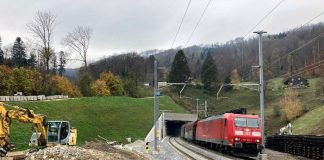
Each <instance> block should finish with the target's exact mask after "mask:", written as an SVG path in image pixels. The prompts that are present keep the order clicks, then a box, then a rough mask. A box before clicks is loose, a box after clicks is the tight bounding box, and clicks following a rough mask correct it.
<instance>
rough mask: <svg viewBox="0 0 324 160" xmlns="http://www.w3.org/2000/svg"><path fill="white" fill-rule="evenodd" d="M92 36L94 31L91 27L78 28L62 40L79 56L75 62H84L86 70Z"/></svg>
mask: <svg viewBox="0 0 324 160" xmlns="http://www.w3.org/2000/svg"><path fill="white" fill-rule="evenodd" d="M91 35H92V29H91V28H90V27H84V26H78V27H76V28H75V29H74V30H73V31H72V32H69V33H68V34H67V35H66V36H65V38H64V39H63V40H62V43H63V44H64V45H65V46H67V47H68V48H69V49H70V50H72V51H73V52H74V53H76V54H77V55H78V56H79V58H77V59H75V60H79V61H81V62H83V64H84V68H85V70H87V68H88V64H87V54H88V48H89V43H90V38H91Z"/></svg>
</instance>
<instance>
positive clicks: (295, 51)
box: [242, 12, 324, 79]
mask: <svg viewBox="0 0 324 160" xmlns="http://www.w3.org/2000/svg"><path fill="white" fill-rule="evenodd" d="M323 13H324V12H323ZM313 19H314V18H313ZM309 22H310V21H309ZM309 22H307V23H309ZM307 23H305V25H306V24H307ZM323 34H324V31H323V32H321V33H320V34H318V35H316V36H315V37H314V38H312V39H311V40H309V41H307V42H306V43H304V44H303V45H301V46H299V47H298V48H296V49H294V50H293V51H290V52H288V53H287V54H285V55H282V56H280V57H279V58H277V59H275V60H273V61H272V62H271V63H269V64H267V66H266V67H264V70H266V69H269V68H270V67H271V66H272V65H273V64H274V63H276V62H278V61H279V60H280V59H282V58H284V57H286V56H288V55H290V54H291V55H292V54H295V53H298V52H297V51H298V50H300V49H302V48H304V47H306V46H308V45H309V44H311V43H312V42H314V41H315V40H317V39H319V38H321V37H322V36H323ZM278 44H279V43H278ZM250 73H251V72H249V73H248V74H246V75H244V76H242V78H243V79H244V78H247V77H248V76H249V74H250Z"/></svg>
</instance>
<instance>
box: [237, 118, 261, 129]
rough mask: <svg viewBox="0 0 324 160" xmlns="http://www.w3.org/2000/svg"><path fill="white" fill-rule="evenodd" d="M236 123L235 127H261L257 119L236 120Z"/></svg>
mask: <svg viewBox="0 0 324 160" xmlns="http://www.w3.org/2000/svg"><path fill="white" fill-rule="evenodd" d="M234 123H235V126H237V127H252V128H258V127H259V122H258V119H255V118H235V119H234Z"/></svg>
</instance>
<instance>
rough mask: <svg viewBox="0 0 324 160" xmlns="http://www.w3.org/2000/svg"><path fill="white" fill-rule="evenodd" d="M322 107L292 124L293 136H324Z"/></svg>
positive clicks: (323, 110) (323, 111)
mask: <svg viewBox="0 0 324 160" xmlns="http://www.w3.org/2000/svg"><path fill="white" fill-rule="evenodd" d="M323 113H324V106H321V107H318V108H316V109H314V110H312V111H309V112H308V113H306V114H305V115H304V116H302V117H300V118H298V119H297V120H295V121H294V122H293V123H292V126H293V133H294V134H302V135H309V134H312V135H313V134H315V135H317V134H324V123H323V121H324V116H323Z"/></svg>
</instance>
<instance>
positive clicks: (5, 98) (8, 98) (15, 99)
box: [0, 95, 69, 102]
mask: <svg viewBox="0 0 324 160" xmlns="http://www.w3.org/2000/svg"><path fill="white" fill-rule="evenodd" d="M68 98H69V96H64V95H52V96H45V95H38V96H0V101H1V102H9V101H13V102H18V101H43V100H55V99H68Z"/></svg>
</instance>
